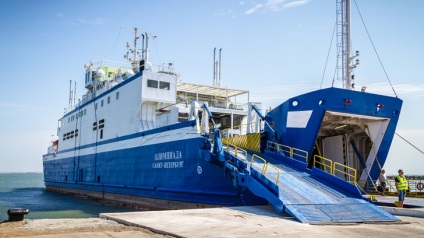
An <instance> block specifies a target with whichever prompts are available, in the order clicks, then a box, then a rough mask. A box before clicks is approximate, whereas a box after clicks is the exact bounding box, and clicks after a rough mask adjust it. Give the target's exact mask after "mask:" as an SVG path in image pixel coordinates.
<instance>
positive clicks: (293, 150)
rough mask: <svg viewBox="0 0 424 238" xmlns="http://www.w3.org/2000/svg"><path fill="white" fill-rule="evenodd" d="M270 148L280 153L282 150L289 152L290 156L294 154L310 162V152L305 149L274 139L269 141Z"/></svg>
mask: <svg viewBox="0 0 424 238" xmlns="http://www.w3.org/2000/svg"><path fill="white" fill-rule="evenodd" d="M267 147H268V150H275V151H277V152H278V153H280V151H283V152H284V153H286V154H289V156H290V158H293V156H296V157H301V158H304V159H305V162H306V163H308V155H309V154H308V152H307V151H305V150H301V149H297V148H293V147H290V146H287V145H282V144H278V143H275V142H272V141H268V143H267Z"/></svg>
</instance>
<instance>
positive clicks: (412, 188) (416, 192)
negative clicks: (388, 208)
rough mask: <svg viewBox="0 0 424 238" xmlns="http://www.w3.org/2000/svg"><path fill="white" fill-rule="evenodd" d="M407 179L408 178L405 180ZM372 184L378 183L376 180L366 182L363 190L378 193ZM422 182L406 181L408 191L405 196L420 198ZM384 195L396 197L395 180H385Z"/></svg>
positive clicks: (422, 191)
mask: <svg viewBox="0 0 424 238" xmlns="http://www.w3.org/2000/svg"><path fill="white" fill-rule="evenodd" d="M407 179H408V178H407ZM373 184H376V185H379V181H378V179H377V180H375V181H374V180H373V181H371V180H367V181H366V182H365V186H364V189H365V190H366V191H368V192H378V191H377V190H376V187H374V185H373ZM423 184H424V182H423V181H422V180H413V179H408V187H409V191H408V193H407V196H417V197H420V196H422V195H424V187H423ZM385 189H386V193H389V194H391V195H396V193H397V189H396V185H395V180H393V179H387V180H386V188H385Z"/></svg>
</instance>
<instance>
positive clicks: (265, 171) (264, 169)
mask: <svg viewBox="0 0 424 238" xmlns="http://www.w3.org/2000/svg"><path fill="white" fill-rule="evenodd" d="M223 144H224V145H225V146H226V147H227V148H226V152H227V153H230V151H231V150H233V153H232V154H233V155H234V156H235V157H236V158H237V159H239V160H241V161H243V162H245V163H246V164H247V162H248V158H249V153H248V152H247V151H246V150H244V149H241V148H239V147H237V146H235V145H232V144H230V143H228V142H225V141H224V142H223ZM239 151H240V154H241V155H243V156H241V157H240V156H237V155H238V152H239ZM253 166H255V167H259V168H260V173H261V175H263V176H264V177H267V176H266V175H268V177H269V176H272V175H275V174H276V178H275V185H278V180H279V178H280V175H281V171H280V169H278V168H277V167H276V166H275V165H273V164H271V163H269V162H267V161H266V160H265V159H264V158H262V157H260V156H258V155H257V154H252V155H251V159H250V168H251V169H252V168H253ZM273 171H274V172H273ZM270 181H271V180H270Z"/></svg>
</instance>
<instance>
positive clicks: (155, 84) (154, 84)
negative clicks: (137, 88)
mask: <svg viewBox="0 0 424 238" xmlns="http://www.w3.org/2000/svg"><path fill="white" fill-rule="evenodd" d="M147 87H149V88H159V89H165V90H170V88H171V84H170V83H169V82H163V81H157V80H153V79H148V80H147Z"/></svg>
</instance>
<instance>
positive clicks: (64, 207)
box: [0, 173, 135, 221]
mask: <svg viewBox="0 0 424 238" xmlns="http://www.w3.org/2000/svg"><path fill="white" fill-rule="evenodd" d="M43 179H44V175H43V174H42V173H11V174H0V221H2V220H7V219H8V215H7V210H8V209H10V208H28V209H29V214H28V215H25V218H28V219H43V218H89V217H98V216H99V213H109V212H129V211H135V210H133V209H130V208H126V207H120V206H115V205H111V204H104V203H101V202H96V201H90V200H84V199H79V198H76V197H72V196H69V195H63V194H58V193H54V192H47V191H46V188H45V186H44V181H43Z"/></svg>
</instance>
